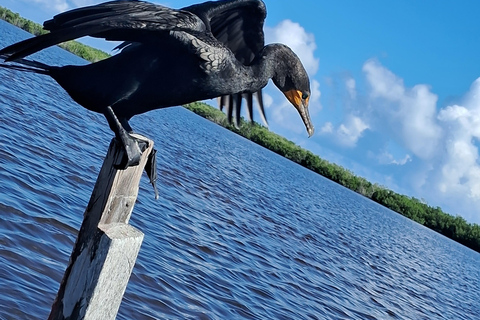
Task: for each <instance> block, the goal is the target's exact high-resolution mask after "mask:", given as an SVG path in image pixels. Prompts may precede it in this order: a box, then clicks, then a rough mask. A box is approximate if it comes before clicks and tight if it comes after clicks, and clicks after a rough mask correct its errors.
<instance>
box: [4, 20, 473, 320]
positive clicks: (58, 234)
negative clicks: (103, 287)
mask: <svg viewBox="0 0 480 320" xmlns="http://www.w3.org/2000/svg"><path fill="white" fill-rule="evenodd" d="M27 36H28V35H27V34H26V33H25V32H23V31H21V30H19V29H17V28H15V27H12V26H10V25H8V24H6V23H5V22H3V21H0V47H4V46H5V45H7V44H10V43H13V42H16V41H18V40H20V39H23V38H25V37H27ZM34 57H35V58H36V59H40V60H41V61H43V62H46V63H52V64H67V63H75V64H82V63H85V62H83V61H82V60H80V59H79V58H77V57H75V56H73V55H71V54H69V53H67V52H65V51H63V50H61V49H59V48H51V49H49V50H45V51H44V52H41V53H40V54H37V55H35V56H34ZM159 90H161V88H159ZM131 124H132V126H133V127H134V129H135V130H136V131H138V132H140V133H142V134H145V135H147V136H149V137H151V138H152V139H153V140H154V141H155V143H156V148H157V149H158V150H159V152H158V169H159V191H160V198H159V199H158V200H154V194H153V191H152V188H151V186H150V185H149V184H148V179H147V178H146V177H144V178H143V179H142V182H141V188H140V194H139V198H138V202H137V204H136V206H135V208H134V212H133V215H132V218H131V224H132V225H134V226H135V227H137V228H139V229H140V230H142V231H143V232H144V233H145V240H144V243H143V245H142V249H141V251H140V254H139V257H138V260H137V263H136V265H135V268H134V271H133V274H132V277H131V280H130V282H129V285H128V287H127V291H126V293H125V297H124V300H123V302H122V305H121V307H120V311H119V315H118V319H476V318H480V289H479V285H480V281H479V280H480V271H479V266H480V255H479V254H478V253H476V252H473V251H471V250H469V249H467V248H465V247H463V246H461V245H459V244H457V243H455V242H452V241H450V240H449V239H447V238H445V237H443V236H440V235H439V234H437V233H434V232H432V231H430V230H428V229H426V228H424V227H422V226H420V225H418V224H416V223H413V222H411V221H410V220H407V219H405V218H403V217H402V216H400V215H398V214H396V213H394V212H392V211H390V210H388V209H385V208H383V207H381V206H379V205H377V204H375V203H373V202H371V201H369V200H367V199H365V198H363V197H361V196H359V195H357V194H355V193H353V192H351V191H349V190H347V189H345V188H343V187H340V186H338V185H337V184H334V183H332V182H330V181H328V180H326V179H324V178H322V177H321V176H319V175H316V174H314V173H312V172H310V171H308V170H306V169H304V168H302V167H300V166H298V165H296V164H293V163H292V162H289V161H288V160H285V159H283V158H281V157H279V156H277V155H276V154H273V153H271V152H269V151H267V150H265V149H263V148H261V147H258V146H256V145H254V144H252V143H251V142H249V141H247V140H245V139H243V138H241V137H239V136H237V135H235V134H232V133H231V132H229V131H226V130H224V129H222V128H220V127H218V126H216V125H214V124H212V123H210V122H208V121H207V120H204V119H202V118H200V117H198V116H196V115H194V114H192V113H191V112H189V111H187V110H185V109H183V108H170V109H165V110H157V111H154V112H150V113H148V114H146V115H142V116H137V117H136V118H134V119H133V120H132V121H131ZM111 138H112V133H111V132H110V130H109V129H108V126H107V123H106V120H105V119H104V118H103V116H100V115H97V114H94V113H91V112H89V111H86V110H84V109H83V108H82V107H80V106H78V105H76V104H75V103H74V102H73V101H72V100H71V99H70V98H69V96H68V95H67V94H66V93H65V92H64V91H63V90H62V89H61V88H60V87H59V86H58V85H56V83H55V82H54V81H53V80H51V79H50V78H48V77H46V76H41V75H34V74H28V73H19V72H14V71H10V70H5V69H0V266H1V268H0V290H1V294H0V318H1V319H45V318H46V317H47V316H48V314H49V312H50V307H51V304H52V302H53V300H54V298H55V295H56V292H57V290H58V287H59V283H60V281H61V279H62V276H63V272H64V271H65V267H66V265H67V263H68V258H69V256H70V253H71V249H72V246H73V242H74V240H75V237H76V233H77V230H78V228H79V227H80V224H81V220H82V215H83V212H84V209H85V207H86V205H87V203H88V200H89V197H90V194H91V191H92V189H93V186H94V183H95V179H96V177H97V175H98V172H99V169H100V167H101V164H102V161H103V157H104V155H105V154H106V151H107V148H108V144H109V141H110V139H111Z"/></svg>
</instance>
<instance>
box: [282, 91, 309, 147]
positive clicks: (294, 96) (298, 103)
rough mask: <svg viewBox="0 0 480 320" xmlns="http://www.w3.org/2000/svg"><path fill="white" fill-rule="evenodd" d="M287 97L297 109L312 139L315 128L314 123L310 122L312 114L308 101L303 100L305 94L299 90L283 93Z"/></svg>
mask: <svg viewBox="0 0 480 320" xmlns="http://www.w3.org/2000/svg"><path fill="white" fill-rule="evenodd" d="M283 94H284V95H285V97H287V99H288V101H290V103H291V104H293V106H294V107H295V108H296V109H297V111H298V113H299V114H300V117H302V120H303V123H304V124H305V127H306V128H307V132H308V137H309V138H310V137H311V136H312V135H313V132H314V131H315V128H314V127H313V125H312V121H311V120H310V114H309V113H308V99H309V97H307V98H306V99H303V98H302V96H303V93H302V92H301V91H299V90H295V89H292V90H289V91H286V92H284V93H283Z"/></svg>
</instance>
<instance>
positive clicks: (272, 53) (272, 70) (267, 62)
mask: <svg viewBox="0 0 480 320" xmlns="http://www.w3.org/2000/svg"><path fill="white" fill-rule="evenodd" d="M284 47H285V46H284V45H282V44H276V43H275V44H269V45H267V46H265V47H264V48H263V49H262V51H261V52H260V54H259V55H258V56H257V58H256V59H255V60H253V62H252V64H251V65H250V66H249V67H247V68H248V69H249V71H250V72H251V73H252V74H251V77H250V79H252V81H253V82H252V83H251V86H252V88H253V89H254V90H258V89H260V88H263V87H264V86H266V85H267V83H268V80H269V79H272V78H273V77H275V76H276V75H278V73H279V72H282V71H283V70H284V69H285V59H288V58H287V57H284V56H285V51H284Z"/></svg>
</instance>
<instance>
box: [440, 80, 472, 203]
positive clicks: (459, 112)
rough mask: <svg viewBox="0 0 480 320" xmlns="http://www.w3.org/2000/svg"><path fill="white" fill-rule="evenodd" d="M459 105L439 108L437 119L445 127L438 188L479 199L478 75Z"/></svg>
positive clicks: (444, 191)
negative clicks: (443, 152)
mask: <svg viewBox="0 0 480 320" xmlns="http://www.w3.org/2000/svg"><path fill="white" fill-rule="evenodd" d="M463 104H464V105H463V106H460V105H452V106H448V107H446V108H444V109H442V110H441V111H440V112H439V114H438V119H439V120H440V121H441V123H442V124H443V125H444V127H445V130H446V137H445V146H444V150H445V155H444V160H443V161H442V167H441V177H440V181H439V189H440V191H441V192H443V193H449V192H453V193H458V194H467V195H468V196H469V197H471V198H475V199H480V164H479V160H480V159H479V152H478V147H477V146H476V143H478V141H479V140H480V78H479V79H477V80H476V81H475V82H474V83H473V85H472V86H471V88H470V91H469V93H468V94H467V97H466V99H465V101H464V103H463Z"/></svg>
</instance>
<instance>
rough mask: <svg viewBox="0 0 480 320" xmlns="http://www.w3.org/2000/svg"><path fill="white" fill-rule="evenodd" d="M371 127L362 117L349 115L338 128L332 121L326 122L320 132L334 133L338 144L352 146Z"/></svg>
mask: <svg viewBox="0 0 480 320" xmlns="http://www.w3.org/2000/svg"><path fill="white" fill-rule="evenodd" d="M369 128H370V127H369V125H368V124H366V123H365V122H364V121H363V120H362V119H361V118H359V117H357V116H354V115H349V116H347V118H346V121H345V123H342V124H340V125H339V126H338V128H337V129H335V128H334V126H333V124H332V123H330V122H327V123H325V124H324V126H323V127H322V128H321V129H320V133H321V134H329V135H333V137H334V139H335V141H336V142H338V144H340V145H342V146H344V147H350V148H351V147H355V146H356V144H357V142H358V139H360V137H361V136H362V134H363V132H364V131H365V130H367V129H369Z"/></svg>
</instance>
